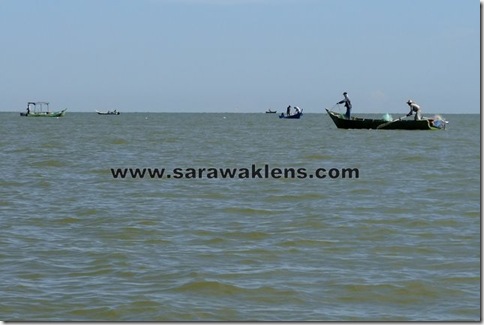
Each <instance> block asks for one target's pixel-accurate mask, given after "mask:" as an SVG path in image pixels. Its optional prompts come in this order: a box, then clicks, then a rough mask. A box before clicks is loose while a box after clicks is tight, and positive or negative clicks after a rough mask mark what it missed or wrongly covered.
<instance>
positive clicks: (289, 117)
mask: <svg viewBox="0 0 484 325" xmlns="http://www.w3.org/2000/svg"><path fill="white" fill-rule="evenodd" d="M302 115H303V112H302V110H301V111H300V112H297V113H295V114H291V115H284V113H281V115H279V118H288V119H299V118H301V116H302Z"/></svg>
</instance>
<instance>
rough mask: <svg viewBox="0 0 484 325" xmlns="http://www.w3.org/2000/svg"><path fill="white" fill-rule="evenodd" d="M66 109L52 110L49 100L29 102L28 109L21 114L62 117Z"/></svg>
mask: <svg viewBox="0 0 484 325" xmlns="http://www.w3.org/2000/svg"><path fill="white" fill-rule="evenodd" d="M66 111H67V108H66V109H63V110H62V111H58V112H51V111H50V109H49V103H48V102H28V103H27V111H26V112H21V113H20V116H27V117H62V116H64V115H65V112H66Z"/></svg>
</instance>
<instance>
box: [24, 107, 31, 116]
mask: <svg viewBox="0 0 484 325" xmlns="http://www.w3.org/2000/svg"><path fill="white" fill-rule="evenodd" d="M29 114H30V106H28V105H27V114H25V116H28V115H29Z"/></svg>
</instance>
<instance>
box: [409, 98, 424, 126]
mask: <svg viewBox="0 0 484 325" xmlns="http://www.w3.org/2000/svg"><path fill="white" fill-rule="evenodd" d="M407 105H408V106H410V112H409V113H408V114H407V116H411V115H412V114H413V112H415V121H418V120H421V119H422V116H421V115H420V106H418V105H417V104H415V103H414V102H413V101H412V100H411V99H409V100H408V102H407Z"/></svg>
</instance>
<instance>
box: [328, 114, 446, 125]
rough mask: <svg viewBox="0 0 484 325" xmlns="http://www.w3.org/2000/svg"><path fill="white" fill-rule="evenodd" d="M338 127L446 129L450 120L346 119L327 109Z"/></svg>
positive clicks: (438, 118)
mask: <svg viewBox="0 0 484 325" xmlns="http://www.w3.org/2000/svg"><path fill="white" fill-rule="evenodd" d="M326 112H328V115H329V116H330V117H331V119H332V120H333V122H334V124H335V125H336V127H337V128H338V129H375V130H378V129H382V130H441V129H445V125H446V124H447V123H448V121H446V120H444V119H442V118H440V117H436V118H424V119H422V120H417V121H416V120H402V119H401V118H400V119H396V120H390V121H388V120H386V119H370V118H359V117H351V119H346V118H345V117H344V116H343V115H342V114H340V113H336V112H333V111H330V110H329V109H326Z"/></svg>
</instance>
